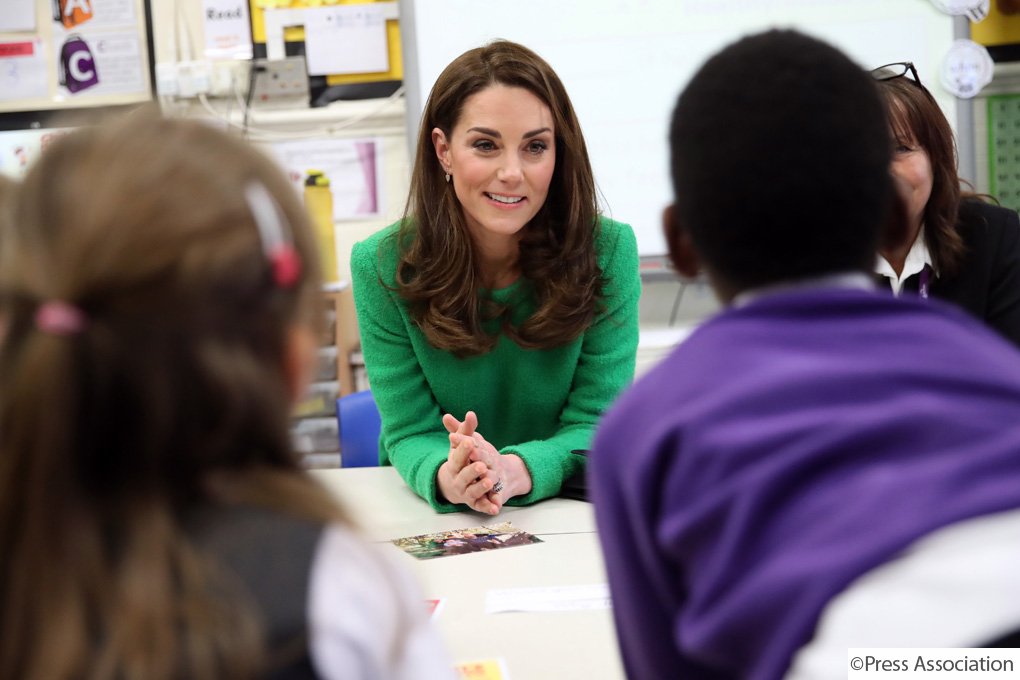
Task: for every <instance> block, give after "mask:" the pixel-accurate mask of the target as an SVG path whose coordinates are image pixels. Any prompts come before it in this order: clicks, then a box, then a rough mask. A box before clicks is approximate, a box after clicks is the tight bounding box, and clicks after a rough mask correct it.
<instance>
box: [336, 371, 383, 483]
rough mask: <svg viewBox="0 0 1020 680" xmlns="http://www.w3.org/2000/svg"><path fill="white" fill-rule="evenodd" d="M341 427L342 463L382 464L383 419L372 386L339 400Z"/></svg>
mask: <svg viewBox="0 0 1020 680" xmlns="http://www.w3.org/2000/svg"><path fill="white" fill-rule="evenodd" d="M336 418H337V427H338V429H339V431H340V467H345V468H349V467H375V466H377V465H379V430H380V429H381V427H382V421H381V419H380V417H379V409H378V408H377V407H376V405H375V399H374V398H373V397H372V391H371V390H364V391H363V392H355V393H354V394H348V395H345V396H342V397H340V398H339V399H337V400H336Z"/></svg>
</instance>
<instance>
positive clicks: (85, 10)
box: [53, 0, 92, 28]
mask: <svg viewBox="0 0 1020 680" xmlns="http://www.w3.org/2000/svg"><path fill="white" fill-rule="evenodd" d="M91 18H92V0H53V20H54V21H59V22H60V23H62V24H63V25H64V28H74V27H75V26H80V25H81V24H83V23H85V22H86V21H88V20H89V19H91Z"/></svg>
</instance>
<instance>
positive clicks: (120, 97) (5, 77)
mask: <svg viewBox="0 0 1020 680" xmlns="http://www.w3.org/2000/svg"><path fill="white" fill-rule="evenodd" d="M18 1H20V0H18ZM3 2H5V3H6V2H7V0H3ZM32 6H33V9H32V11H33V17H32V19H33V20H32V21H31V22H30V25H31V28H30V29H28V30H26V31H23V32H20V33H12V32H0V84H2V87H0V124H2V126H3V127H7V128H11V127H16V126H17V125H18V124H19V122H20V121H27V122H25V123H24V124H25V125H29V124H36V121H39V120H43V119H48V118H49V117H52V116H55V115H57V114H59V113H61V112H62V111H65V110H68V111H70V110H73V111H77V112H81V111H83V110H86V109H93V108H101V107H107V106H121V105H125V104H136V103H142V102H145V101H150V100H152V99H153V86H152V75H151V73H152V68H153V65H152V57H151V55H150V54H149V39H150V34H151V25H150V24H151V21H150V11H149V0H45V1H41V0H39V1H34V2H33V3H32ZM21 23H25V22H23V21H22V22H21ZM11 121H13V122H11Z"/></svg>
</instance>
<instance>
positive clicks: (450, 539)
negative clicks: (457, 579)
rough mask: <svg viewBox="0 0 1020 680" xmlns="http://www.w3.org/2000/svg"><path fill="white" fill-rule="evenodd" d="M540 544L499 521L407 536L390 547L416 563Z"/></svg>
mask: <svg viewBox="0 0 1020 680" xmlns="http://www.w3.org/2000/svg"><path fill="white" fill-rule="evenodd" d="M541 542H542V539H540V538H538V537H537V536H533V535H532V534H529V533H527V532H525V531H517V530H515V529H514V527H513V523H511V522H503V523H502V524H495V525H493V526H488V527H487V526H481V527H471V528H469V529H452V530H450V531H440V532H437V533H432V534H421V535H419V536H408V537H406V538H398V539H395V540H394V541H393V544H394V545H395V546H397V547H398V548H400V549H401V550H403V551H404V552H406V553H407V554H408V555H411V556H413V557H417V558H418V559H419V560H431V559H433V558H435V557H447V556H449V555H463V554H466V553H473V552H482V551H483V550H498V549H500V548H510V547H513V546H515V545H528V544H529V543H541Z"/></svg>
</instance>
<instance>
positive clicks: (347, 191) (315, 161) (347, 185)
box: [271, 138, 382, 221]
mask: <svg viewBox="0 0 1020 680" xmlns="http://www.w3.org/2000/svg"><path fill="white" fill-rule="evenodd" d="M380 149H381V140H379V139H376V138H368V139H307V140H301V141H294V142H278V143H275V144H273V145H272V147H271V150H272V153H273V154H274V155H275V156H276V158H277V160H278V161H279V162H280V164H281V165H282V166H283V167H284V169H285V170H286V171H287V174H288V176H289V177H290V179H291V181H292V182H293V183H294V187H295V188H296V189H297V190H298V191H303V185H304V180H305V176H306V175H307V173H308V171H309V170H321V171H322V172H323V174H324V175H326V178H327V179H329V189H330V192H331V193H332V194H333V220H334V221H338V220H351V219H361V218H364V217H375V216H378V215H379V212H380V205H381V200H380V195H379V186H380V181H379V178H380V176H381V175H380V171H381V166H382V163H381V160H382V159H381V158H380Z"/></svg>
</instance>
